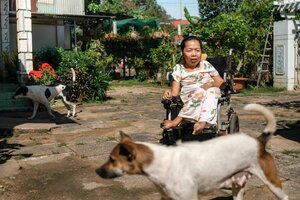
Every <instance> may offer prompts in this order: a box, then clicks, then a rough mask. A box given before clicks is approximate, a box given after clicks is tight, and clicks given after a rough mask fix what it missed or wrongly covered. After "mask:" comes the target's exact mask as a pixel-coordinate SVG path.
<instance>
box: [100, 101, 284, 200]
mask: <svg viewBox="0 0 300 200" xmlns="http://www.w3.org/2000/svg"><path fill="white" fill-rule="evenodd" d="M244 109H245V110H252V111H257V112H260V113H261V114H263V115H264V117H265V118H266V120H267V126H266V128H265V130H264V131H263V133H262V134H261V135H260V136H259V137H257V138H254V137H251V136H249V135H247V134H244V133H237V134H231V135H227V136H224V137H218V138H215V139H211V140H208V141H205V142H186V143H182V144H179V145H178V146H163V145H159V144H151V143H146V142H134V141H133V140H132V139H131V138H130V137H129V136H127V135H126V134H124V133H122V132H121V141H120V143H119V144H117V146H116V147H114V149H113V150H112V152H111V154H110V156H109V160H108V161H107V162H106V163H105V164H104V165H103V166H101V167H100V168H98V169H97V170H96V172H97V174H98V175H99V176H101V177H103V178H115V177H118V176H122V175H124V174H142V175H145V176H147V177H148V178H149V179H150V180H151V181H152V182H153V183H154V184H155V185H156V186H157V188H159V191H160V193H161V195H162V199H172V200H196V199H198V194H204V193H207V192H210V191H213V190H216V189H221V188H223V187H227V186H228V184H229V183H230V184H233V185H232V194H233V199H234V200H242V199H243V193H244V190H245V189H244V188H245V184H244V183H243V184H241V185H236V183H235V181H234V179H235V178H234V177H236V175H237V174H242V173H245V172H246V174H253V175H255V176H257V177H258V178H259V179H260V180H261V181H262V182H263V183H264V184H266V185H267V186H268V187H269V189H270V190H271V191H272V192H273V193H274V194H275V196H276V197H277V198H278V199H281V200H288V196H287V195H286V194H285V193H284V191H283V190H282V185H281V181H280V179H279V177H278V175H277V172H276V167H275V163H274V160H273V158H272V156H271V155H270V154H269V153H268V152H267V151H266V150H265V147H266V144H267V142H268V140H269V139H270V137H271V136H272V135H273V133H274V132H275V131H276V121H275V117H274V115H273V114H272V112H271V111H269V110H268V109H267V108H265V107H264V106H261V105H258V104H248V105H246V106H245V108H244ZM248 178H249V177H248Z"/></svg>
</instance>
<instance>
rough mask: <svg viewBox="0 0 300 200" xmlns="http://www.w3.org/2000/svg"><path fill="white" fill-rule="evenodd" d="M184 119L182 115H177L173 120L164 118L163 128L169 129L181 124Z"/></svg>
mask: <svg viewBox="0 0 300 200" xmlns="http://www.w3.org/2000/svg"><path fill="white" fill-rule="evenodd" d="M181 121H182V118H181V117H176V118H175V119H173V120H164V121H163V123H162V125H163V127H162V128H163V129H168V128H172V127H175V126H177V125H178V124H180V122H181Z"/></svg>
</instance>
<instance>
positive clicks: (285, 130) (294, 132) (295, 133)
mask: <svg viewBox="0 0 300 200" xmlns="http://www.w3.org/2000/svg"><path fill="white" fill-rule="evenodd" d="M263 105H265V106H269V107H275V106H276V107H280V108H284V109H288V110H293V112H300V101H285V102H279V101H275V100H273V101H271V102H268V103H264V104H263ZM277 124H278V126H279V127H280V128H279V129H278V130H277V132H276V134H277V135H280V136H282V137H284V138H286V139H289V140H293V141H295V142H298V143H300V134H299V132H300V131H299V130H300V121H299V120H298V121H291V120H290V119H286V120H281V121H278V122H277Z"/></svg>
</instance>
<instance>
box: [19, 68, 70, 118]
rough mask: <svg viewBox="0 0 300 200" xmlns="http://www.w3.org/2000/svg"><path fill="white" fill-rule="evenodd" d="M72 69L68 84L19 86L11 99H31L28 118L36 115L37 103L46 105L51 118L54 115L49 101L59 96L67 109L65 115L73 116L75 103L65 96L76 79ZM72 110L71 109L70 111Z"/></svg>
mask: <svg viewBox="0 0 300 200" xmlns="http://www.w3.org/2000/svg"><path fill="white" fill-rule="evenodd" d="M71 71H72V82H71V84H68V85H62V84H59V85H57V86H44V85H28V86H21V87H19V88H18V89H17V91H16V93H15V94H14V96H13V99H18V98H29V99H31V100H32V101H33V113H32V116H31V117H29V118H28V119H33V118H34V117H35V116H36V112H37V110H38V107H39V104H40V103H41V104H43V105H45V106H46V108H47V111H48V113H49V115H51V116H52V117H53V118H55V116H54V115H53V114H52V112H51V107H50V101H51V100H52V99H54V98H56V97H58V98H61V99H62V101H63V103H64V105H65V106H66V108H67V109H68V114H67V117H70V116H71V112H72V117H75V115H76V105H75V104H74V103H72V102H70V101H68V100H67V96H68V94H69V93H70V90H71V88H72V86H73V83H74V82H75V80H76V75H75V71H74V69H73V68H71ZM71 110H72V111H71Z"/></svg>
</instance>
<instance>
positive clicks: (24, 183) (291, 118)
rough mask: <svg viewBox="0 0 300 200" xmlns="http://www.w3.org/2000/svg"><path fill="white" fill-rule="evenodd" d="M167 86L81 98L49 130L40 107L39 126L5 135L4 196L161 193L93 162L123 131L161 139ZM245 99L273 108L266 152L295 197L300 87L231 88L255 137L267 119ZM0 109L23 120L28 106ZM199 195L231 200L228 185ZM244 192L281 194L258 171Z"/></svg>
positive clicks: (0, 195)
mask: <svg viewBox="0 0 300 200" xmlns="http://www.w3.org/2000/svg"><path fill="white" fill-rule="evenodd" d="M162 91H163V89H162V88H160V87H149V86H148V87H147V86H138V87H114V88H112V89H111V90H109V92H108V96H109V97H110V99H109V100H108V101H106V102H104V103H102V104H89V105H79V106H78V111H79V113H78V114H77V117H76V118H75V119H74V120H72V121H68V120H66V119H65V117H64V116H63V115H62V116H61V117H59V118H58V119H57V120H56V121H55V122H54V123H55V125H56V126H55V127H54V128H51V129H49V130H46V131H45V130H42V129H39V128H40V127H39V126H41V124H42V122H43V124H44V123H53V121H50V120H48V116H47V114H46V113H43V112H42V113H40V114H39V115H38V117H39V119H37V120H36V121H35V123H36V124H35V125H34V127H36V129H37V130H36V131H34V130H32V129H30V130H28V131H27V132H26V130H25V131H24V130H22V131H17V130H15V131H14V133H13V134H11V135H8V136H6V137H2V138H1V137H0V139H1V140H0V145H1V148H0V156H1V160H0V161H1V162H0V170H1V165H3V166H4V165H8V164H10V165H9V166H12V167H10V172H11V171H13V172H11V174H10V175H9V176H6V177H2V178H0V200H40V199H43V200H96V199H104V200H121V199H122V200H123V199H137V200H159V199H160V196H159V194H158V192H157V190H156V189H155V187H154V186H153V184H152V183H150V182H149V181H148V180H147V179H146V178H145V177H142V176H137V175H135V176H129V175H126V176H124V177H121V178H117V179H113V180H105V179H101V178H99V177H98V176H97V175H96V173H95V169H96V168H97V167H99V166H100V165H101V164H103V163H104V162H105V160H106V159H107V156H108V154H109V152H110V151H111V149H112V148H113V146H114V145H115V144H116V143H117V141H118V138H119V137H118V132H119V130H123V131H124V132H126V133H127V134H129V135H130V136H131V137H132V138H133V139H135V140H139V141H148V142H154V143H157V142H158V140H159V139H160V137H161V131H162V130H161V129H160V128H159V125H160V123H161V121H162V120H163V119H164V115H165V111H164V109H163V107H162V104H161V103H160V99H161V94H162ZM247 103H261V104H263V105H266V106H268V107H269V108H270V109H272V111H273V112H274V114H275V116H276V118H277V120H278V131H277V135H275V136H273V137H272V139H271V141H270V143H269V144H268V151H269V152H270V153H271V154H272V155H273V156H274V158H275V161H276V164H277V167H278V171H279V174H280V178H281V180H282V182H283V188H284V190H285V191H286V193H288V194H289V196H290V200H296V199H299V198H300V162H299V161H300V159H299V156H300V145H299V142H300V135H299V134H300V92H299V91H295V92H281V93H269V94H252V95H247V96H246V95H244V94H234V95H233V96H232V106H233V108H234V109H235V110H236V112H237V113H238V116H239V118H240V129H241V131H243V132H247V133H249V134H251V135H253V136H256V135H259V134H260V133H261V131H262V130H263V128H264V126H265V122H264V120H263V118H262V117H261V116H258V115H257V114H252V113H248V112H245V111H243V110H242V108H243V106H244V105H245V104H247ZM54 110H55V111H56V114H59V113H65V110H64V108H63V107H61V106H60V105H59V104H58V105H54ZM0 115H1V114H0ZM2 115H6V116H8V117H11V118H15V119H16V120H20V119H23V118H24V116H26V115H28V116H29V115H30V112H21V113H4V114H3V113H2ZM24 123H25V124H26V123H29V122H28V121H27V120H25V122H24ZM30 123H32V122H30ZM31 125H32V124H31ZM207 173H213V172H207ZM201 199H204V200H208V199H214V200H229V199H232V198H231V191H229V190H222V191H217V192H213V193H210V194H207V195H205V196H204V197H202V198H201ZM244 199H245V200H252V199H264V200H271V199H276V198H275V196H274V195H273V194H272V193H271V192H270V191H269V190H268V189H267V187H265V186H264V185H263V184H262V183H261V182H260V181H258V180H257V179H255V178H253V179H252V180H250V181H249V184H248V185H247V190H246V193H245V197H244Z"/></svg>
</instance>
